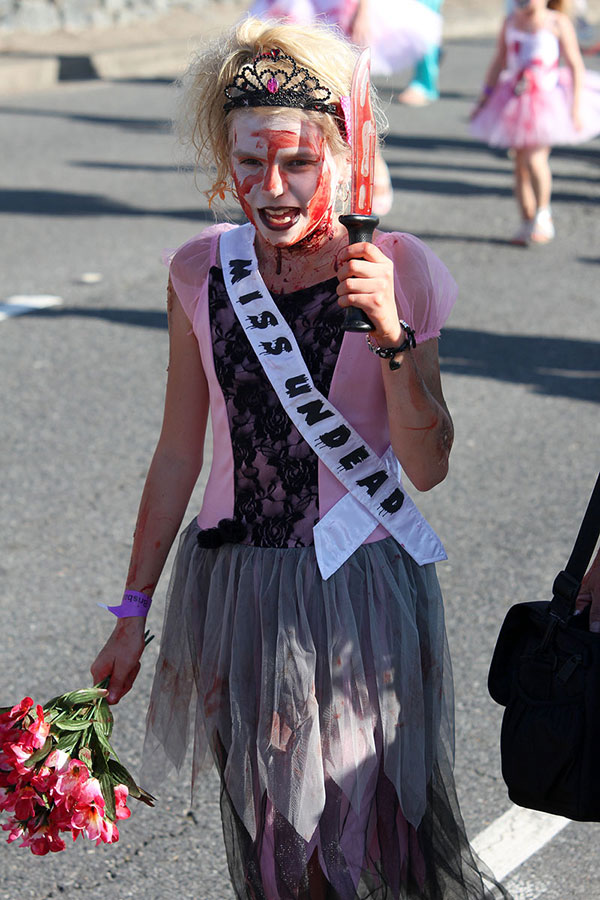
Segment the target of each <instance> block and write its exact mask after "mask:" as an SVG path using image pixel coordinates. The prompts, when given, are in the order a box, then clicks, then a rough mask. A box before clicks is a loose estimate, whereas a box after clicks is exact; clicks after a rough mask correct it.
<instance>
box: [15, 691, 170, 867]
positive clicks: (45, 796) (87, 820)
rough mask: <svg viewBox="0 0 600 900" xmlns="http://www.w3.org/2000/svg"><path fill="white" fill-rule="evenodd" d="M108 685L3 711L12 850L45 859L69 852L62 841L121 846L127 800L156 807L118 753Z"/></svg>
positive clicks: (31, 702)
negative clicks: (67, 837)
mask: <svg viewBox="0 0 600 900" xmlns="http://www.w3.org/2000/svg"><path fill="white" fill-rule="evenodd" d="M106 684H107V681H105V682H101V683H100V684H98V685H96V686H95V687H93V688H89V689H84V690H80V691H73V692H71V693H68V694H62V695H61V696H60V697H55V698H54V699H53V700H50V701H49V702H48V703H46V704H44V706H40V705H36V706H34V703H33V700H32V699H31V697H25V698H24V699H23V700H21V702H20V703H18V704H17V705H16V706H13V707H12V708H10V707H6V708H4V709H0V814H1V813H8V814H9V819H8V821H7V822H5V823H4V824H3V825H2V828H3V830H4V831H8V832H9V835H8V842H9V843H10V842H12V841H17V840H21V843H20V844H19V846H20V847H29V848H30V849H31V852H32V853H35V854H36V855H38V856H43V855H44V854H46V853H48V852H49V851H51V852H53V853H56V852H58V851H60V850H64V849H65V846H66V845H65V842H64V840H63V839H62V837H61V834H64V833H65V832H66V833H68V832H70V833H71V834H72V835H73V840H75V839H76V838H77V837H78V836H79V835H80V834H83V835H85V837H87V838H89V839H90V840H92V841H94V840H95V841H96V844H99V843H101V842H103V843H106V844H111V843H114V842H115V841H118V840H119V831H118V828H117V825H116V823H117V821H118V820H119V819H127V818H128V817H129V816H130V815H131V811H130V810H129V809H128V807H127V797H128V796H130V797H134V798H135V799H136V800H141V801H142V802H143V803H146V804H148V806H154V797H153V796H152V795H151V794H148V793H147V792H146V791H144V790H142V788H140V787H138V785H137V784H136V783H135V781H134V780H133V778H132V777H131V775H130V774H129V772H128V771H127V769H126V768H125V766H123V765H122V764H121V762H120V761H119V758H118V757H117V755H116V753H115V752H114V750H113V748H112V746H111V743H110V736H111V734H112V728H113V717H112V713H111V711H110V707H109V705H108V703H107V702H106V700H105V697H106V694H107V691H106Z"/></svg>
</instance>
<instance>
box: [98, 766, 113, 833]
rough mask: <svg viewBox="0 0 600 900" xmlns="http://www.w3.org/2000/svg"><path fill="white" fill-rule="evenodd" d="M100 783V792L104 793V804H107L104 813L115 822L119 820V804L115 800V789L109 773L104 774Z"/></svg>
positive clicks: (100, 778)
mask: <svg viewBox="0 0 600 900" xmlns="http://www.w3.org/2000/svg"><path fill="white" fill-rule="evenodd" d="M98 781H99V782H100V790H101V791H102V796H103V797H104V803H105V804H106V805H105V809H104V813H105V815H106V817H107V818H109V819H111V820H112V821H113V822H114V821H115V819H116V818H117V802H116V800H115V789H114V786H113V783H112V778H111V777H110V774H109V772H108V771H106V772H102V774H101V775H100V777H99V779H98Z"/></svg>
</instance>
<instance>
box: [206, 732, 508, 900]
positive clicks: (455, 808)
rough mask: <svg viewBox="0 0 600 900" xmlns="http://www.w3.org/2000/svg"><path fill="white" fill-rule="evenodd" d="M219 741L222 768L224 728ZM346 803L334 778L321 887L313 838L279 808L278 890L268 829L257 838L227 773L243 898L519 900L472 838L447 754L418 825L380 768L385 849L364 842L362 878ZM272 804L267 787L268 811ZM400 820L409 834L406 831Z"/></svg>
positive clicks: (226, 825) (228, 833) (231, 854)
mask: <svg viewBox="0 0 600 900" xmlns="http://www.w3.org/2000/svg"><path fill="white" fill-rule="evenodd" d="M215 748H216V749H215V760H216V762H217V766H218V769H219V771H221V772H222V771H224V768H225V764H226V759H227V757H226V753H225V750H224V748H223V746H222V744H221V743H220V741H219V739H218V736H217V738H216V740H215ZM342 806H343V798H342V796H341V791H340V789H339V788H338V787H337V786H336V785H335V784H334V783H332V784H330V785H329V786H328V791H327V802H326V805H325V809H324V811H323V815H322V819H321V822H320V824H319V843H320V844H321V846H322V848H323V855H324V857H325V862H326V867H327V878H325V877H324V875H322V873H321V878H320V879H319V880H320V881H321V885H319V888H317V889H316V892H315V886H314V882H313V881H312V877H309V872H310V860H309V853H310V852H311V845H308V844H307V843H306V842H305V841H304V840H303V839H302V838H301V837H300V836H299V835H298V834H297V833H296V832H295V830H294V829H293V828H292V826H291V825H290V824H289V822H287V821H286V820H285V819H284V818H283V817H282V816H277V815H276V816H275V829H274V837H275V842H274V843H275V852H274V860H275V866H274V868H275V872H276V878H277V881H276V890H277V894H276V895H274V894H273V893H272V888H271V891H270V890H269V888H268V887H267V886H265V885H264V883H263V879H262V875H261V862H260V860H261V855H262V854H261V850H262V848H261V840H262V835H263V832H262V831H261V832H259V835H258V836H257V839H256V840H254V841H253V840H252V838H251V837H250V835H249V834H248V831H247V830H246V828H245V827H244V824H243V822H242V820H241V819H240V817H239V816H238V814H237V813H236V811H235V808H234V806H233V803H232V802H231V798H230V796H229V793H228V791H227V788H226V786H225V783H224V781H223V779H221V816H222V822H223V836H224V840H225V847H226V852H227V861H228V865H229V873H230V877H231V881H232V884H233V888H234V890H235V894H236V897H237V898H238V900H316V898H318V900H367V898H368V900H499V898H504V900H511V897H510V894H509V892H508V891H507V890H506V888H504V887H503V886H502V885H500V884H498V882H496V881H495V879H494V878H493V876H492V874H491V873H490V872H489V871H487V870H486V868H485V866H484V865H483V864H482V862H481V860H479V859H478V858H477V856H476V855H475V853H474V852H473V850H472V848H471V847H470V845H469V842H468V840H467V836H466V833H465V828H464V825H463V821H462V816H461V814H460V809H459V805H458V800H457V796H456V791H455V788H454V778H453V775H452V771H451V766H450V764H449V763H448V761H447V760H444V761H442V762H440V761H438V762H437V763H436V764H435V766H434V770H433V776H432V779H431V782H430V784H429V787H428V798H427V810H426V813H425V816H424V817H423V821H422V822H421V824H420V825H419V827H418V828H416V829H415V828H413V827H412V826H410V825H408V823H406V820H405V819H404V818H403V816H402V813H401V811H400V809H399V803H398V798H397V796H396V793H395V791H394V787H393V785H392V784H391V782H390V781H389V779H388V778H386V776H385V774H384V772H383V770H382V771H380V774H379V778H378V783H377V788H376V792H375V797H374V802H373V808H372V810H371V816H370V818H371V820H372V825H373V826H374V828H375V830H376V832H377V839H376V842H375V843H376V845H377V847H378V850H379V852H380V856H379V858H377V859H375V858H373V857H372V856H371V855H370V853H369V849H368V847H367V846H365V847H364V871H363V872H362V874H361V876H360V880H359V881H358V884H355V881H354V879H353V878H352V876H351V874H350V872H349V870H348V867H347V866H346V863H345V859H344V856H343V854H342V853H341V852H340V844H341V834H342V832H343V829H344V824H345V823H344V819H343V817H341V816H340V809H341V807H342ZM267 807H268V803H267V798H266V795H265V796H264V798H263V815H264V816H265V819H266V811H267ZM400 828H401V829H402V830H403V831H404V833H403V834H400V833H399V830H400ZM370 833H371V832H370ZM407 843H408V847H409V852H408V856H407V857H405V858H404V860H403V862H402V863H400V855H401V854H400V852H399V846H401V845H404V846H406V844H407ZM314 858H315V857H313V860H314ZM311 886H312V890H313V892H312V893H311Z"/></svg>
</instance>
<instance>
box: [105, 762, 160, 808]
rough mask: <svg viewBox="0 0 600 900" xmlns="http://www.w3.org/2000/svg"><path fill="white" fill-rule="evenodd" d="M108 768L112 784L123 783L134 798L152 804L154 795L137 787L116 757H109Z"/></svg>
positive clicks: (148, 804)
mask: <svg viewBox="0 0 600 900" xmlns="http://www.w3.org/2000/svg"><path fill="white" fill-rule="evenodd" d="M108 770H109V772H110V774H111V776H112V780H113V784H124V785H125V787H126V788H127V790H128V791H129V794H130V795H131V796H132V797H133V798H134V800H141V801H142V803H145V804H146V805H147V806H154V801H155V799H156V797H153V796H152V794H149V793H148V791H145V790H144V789H143V788H141V787H139V785H137V784H136V783H135V781H134V779H133V777H132V775H131V774H130V772H128V771H127V769H126V768H125V766H124V765H122V764H121V763H120V762H118V761H117V760H116V759H109V760H108Z"/></svg>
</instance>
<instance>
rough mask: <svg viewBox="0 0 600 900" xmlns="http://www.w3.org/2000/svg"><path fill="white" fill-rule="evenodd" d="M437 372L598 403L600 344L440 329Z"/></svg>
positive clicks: (599, 393)
mask: <svg viewBox="0 0 600 900" xmlns="http://www.w3.org/2000/svg"><path fill="white" fill-rule="evenodd" d="M440 358H441V366H442V371H443V372H451V373H453V374H455V375H474V376H476V377H477V378H493V379H496V380H498V381H506V382H510V383H511V384H524V385H529V386H530V387H531V388H532V389H533V390H534V391H535V393H537V394H547V395H550V396H554V397H557V396H558V397H569V398H571V399H573V400H587V401H589V402H591V403H600V342H598V341H582V340H575V339H569V338H555V337H542V336H537V335H535V336H527V335H514V334H494V333H492V332H485V331H474V330H471V329H468V328H445V329H444V330H443V332H442V337H441V340H440Z"/></svg>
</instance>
